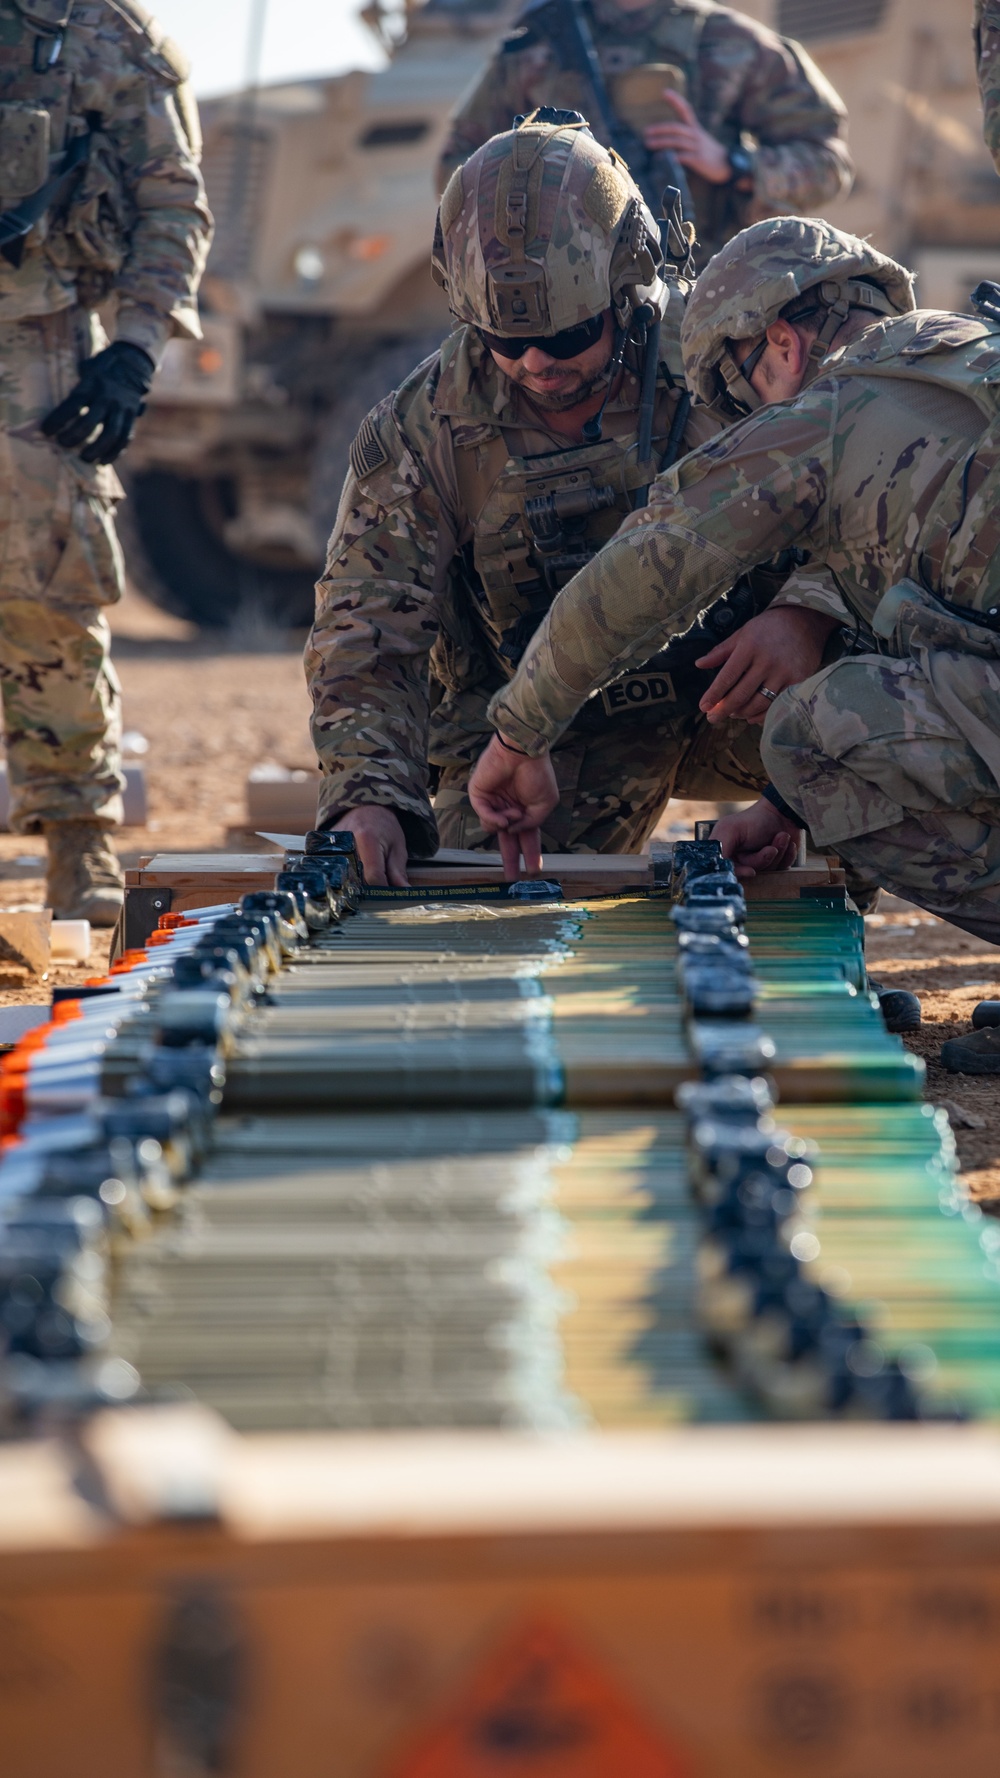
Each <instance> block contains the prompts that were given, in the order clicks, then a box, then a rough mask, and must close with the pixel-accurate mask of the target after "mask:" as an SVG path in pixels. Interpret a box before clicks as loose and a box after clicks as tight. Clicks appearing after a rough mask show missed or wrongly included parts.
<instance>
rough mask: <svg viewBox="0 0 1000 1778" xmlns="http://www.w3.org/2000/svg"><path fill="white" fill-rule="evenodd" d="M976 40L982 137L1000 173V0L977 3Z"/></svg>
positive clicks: (974, 37)
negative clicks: (981, 104)
mask: <svg viewBox="0 0 1000 1778" xmlns="http://www.w3.org/2000/svg"><path fill="white" fill-rule="evenodd" d="M973 39H974V43H975V51H976V78H977V79H978V81H979V91H980V93H981V94H982V100H983V136H984V138H985V141H986V146H987V148H988V149H989V151H990V153H991V155H992V156H993V165H994V166H995V167H996V170H997V172H998V173H1000V0H976V12H975V22H974V24H973Z"/></svg>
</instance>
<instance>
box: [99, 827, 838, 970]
mask: <svg viewBox="0 0 1000 1778" xmlns="http://www.w3.org/2000/svg"><path fill="white" fill-rule="evenodd" d="M661 856H665V855H661ZM494 859H495V861H494ZM653 863H654V861H653V859H652V858H650V856H649V855H648V854H647V853H620V854H615V853H596V852H556V853H549V854H548V855H547V856H546V858H545V859H544V861H543V875H544V876H545V877H546V878H549V879H552V880H554V881H556V882H558V883H560V884H561V886H562V889H563V893H564V894H565V895H566V896H567V897H571V896H578V897H581V898H582V897H594V896H598V895H608V894H613V895H620V894H622V893H623V892H627V891H628V890H629V889H635V890H640V891H642V890H646V889H651V888H652V886H653ZM282 864H283V854H282V853H280V852H276V851H271V852H157V853H155V854H154V855H153V856H152V857H149V858H145V859H143V860H142V861H141V863H140V866H139V869H138V870H130V871H126V873H125V912H124V915H123V917H122V920H121V921H120V923H119V929H118V932H117V933H116V935H115V941H114V944H113V946H112V956H113V957H116V956H118V955H120V953H121V951H122V950H125V949H136V948H138V947H139V946H141V945H143V944H144V943H145V941H146V939H147V938H148V937H149V934H150V933H151V932H152V931H153V929H154V927H155V926H156V923H157V921H158V919H159V917H160V915H161V914H165V913H175V914H177V913H186V912H189V911H191V910H192V909H194V908H203V907H213V906H214V905H215V903H216V902H225V901H235V900H237V899H238V898H239V897H240V896H241V895H246V894H248V893H249V892H250V891H251V890H253V889H270V888H273V886H274V879H275V875H276V873H277V872H278V871H279V870H281V868H282ZM409 877H410V883H411V885H412V886H413V887H414V888H418V889H435V888H438V889H445V888H447V889H452V890H453V889H455V888H457V887H460V886H462V885H468V886H470V887H476V886H479V885H483V884H492V883H501V882H503V880H504V876H503V867H502V866H501V864H500V860H499V857H497V856H496V855H490V854H484V853H482V852H459V851H448V850H442V851H440V852H439V853H438V854H437V855H436V857H434V858H432V859H421V860H419V861H415V862H413V863H411V864H410V866H409ZM843 883H844V872H843V871H842V870H841V869H839V868H838V867H836V866H834V865H831V863H830V862H829V861H828V860H827V859H825V858H810V859H808V860H807V862H806V863H805V865H799V866H796V867H795V868H794V869H792V870H787V871H776V872H774V873H773V874H771V875H770V876H760V877H753V878H751V879H750V881H749V882H748V883H747V884H745V892H746V896H747V899H748V900H749V901H773V900H788V899H789V898H794V897H795V896H797V895H798V893H799V890H800V889H805V888H811V887H821V886H823V885H830V886H837V885H839V886H842V885H843Z"/></svg>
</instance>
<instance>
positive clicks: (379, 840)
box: [337, 804, 409, 889]
mask: <svg viewBox="0 0 1000 1778" xmlns="http://www.w3.org/2000/svg"><path fill="white" fill-rule="evenodd" d="M337 827H338V829H345V828H346V830H347V832H348V833H353V835H354V838H355V840H356V841H357V846H358V857H359V858H360V860H361V863H362V866H363V867H364V873H365V882H366V883H372V884H374V885H375V887H376V888H386V887H387V886H391V887H392V888H393V889H406V888H408V887H409V878H408V877H407V875H406V835H405V834H404V832H403V829H402V827H401V826H400V824H399V817H398V816H397V815H395V814H394V813H393V811H392V809H383V808H380V807H379V806H378V805H377V804H371V805H369V806H366V807H365V808H363V809H349V810H348V812H347V814H346V815H338V816H337Z"/></svg>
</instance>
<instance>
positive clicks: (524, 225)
mask: <svg viewBox="0 0 1000 1778" xmlns="http://www.w3.org/2000/svg"><path fill="white" fill-rule="evenodd" d="M562 119H573V120H574V121H572V122H563V121H552V120H562ZM662 263H663V252H662V249H661V247H660V236H659V230H658V228H657V225H656V223H655V221H654V220H653V217H652V215H651V213H650V211H649V210H648V209H647V207H646V205H645V203H644V202H643V198H642V193H641V192H640V190H639V188H638V186H637V185H636V183H635V181H634V180H633V178H632V176H631V174H630V173H629V170H628V168H627V166H626V165H625V162H624V161H623V160H622V159H621V157H620V156H619V155H617V154H615V153H614V151H613V150H609V149H607V148H603V147H602V146H601V144H600V143H599V142H597V141H595V139H594V137H593V136H592V135H591V133H590V129H589V126H588V125H587V123H586V120H585V119H584V118H583V117H581V116H580V114H579V113H577V112H560V111H554V110H551V109H549V108H548V107H545V108H543V109H541V110H539V111H537V112H532V113H531V114H530V115H529V116H527V117H526V118H524V119H523V121H522V120H518V124H517V126H516V127H515V128H514V129H512V130H507V131H505V132H504V134H503V135H499V136H493V137H491V138H490V140H489V141H488V142H485V143H484V144H483V146H482V147H481V148H478V149H477V150H476V152H475V153H474V154H473V155H470V157H469V159H468V160H467V161H466V162H465V163H464V165H463V166H461V167H458V168H456V170H455V172H454V173H453V174H452V176H451V178H450V179H449V181H448V184H447V185H446V186H445V189H444V192H443V193H442V197H441V204H440V208H439V210H438V222H437V229H436V232H435V239H434V251H433V255H432V260H431V269H432V273H433V276H434V278H435V279H436V281H437V282H438V283H439V284H440V285H442V287H443V288H444V290H445V291H446V292H447V295H448V302H449V306H450V308H451V312H452V314H453V315H454V317H455V319H456V320H457V321H464V322H468V323H471V325H472V326H474V327H479V328H482V329H484V330H485V331H486V332H488V333H492V334H494V335H499V336H501V337H503V338H506V339H513V338H517V337H518V336H519V335H520V336H522V337H525V338H529V337H534V338H538V337H540V336H551V335H552V334H556V333H561V332H563V331H564V330H565V329H566V328H571V327H579V326H580V325H581V324H582V323H584V322H587V321H591V320H593V319H594V317H595V316H597V315H600V314H603V313H604V311H605V310H607V309H609V308H610V309H613V310H614V313H615V318H616V320H617V322H618V324H619V326H620V327H622V328H627V327H628V326H629V325H630V323H631V321H632V318H633V316H634V315H636V314H637V313H638V312H639V310H640V309H642V310H643V311H644V313H645V314H646V315H647V316H648V315H650V314H651V313H655V314H656V315H657V316H659V315H661V314H662V313H663V312H664V311H665V308H666V303H667V291H666V287H665V285H664V284H663V281H662V279H661V277H660V266H661V265H662Z"/></svg>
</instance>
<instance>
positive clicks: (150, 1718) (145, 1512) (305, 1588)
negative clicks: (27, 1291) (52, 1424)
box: [0, 1408, 1000, 1778]
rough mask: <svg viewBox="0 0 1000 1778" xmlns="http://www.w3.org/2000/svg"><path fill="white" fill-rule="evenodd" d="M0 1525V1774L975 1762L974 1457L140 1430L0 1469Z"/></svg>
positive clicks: (977, 1516) (992, 1441)
mask: <svg viewBox="0 0 1000 1778" xmlns="http://www.w3.org/2000/svg"><path fill="white" fill-rule="evenodd" d="M84 1478H85V1481H84ZM81 1483H82V1484H83V1485H81ZM0 1501H2V1503H3V1507H2V1513H0V1736H2V1744H3V1747H4V1770H5V1771H6V1772H10V1773H11V1774H15V1773H16V1774H17V1778H67V1775H68V1774H73V1778H160V1775H161V1774H173V1773H179V1772H185V1773H198V1774H201V1773H205V1774H207V1773H213V1772H224V1773H226V1774H229V1775H231V1778H279V1775H283V1774H286V1773H287V1774H290V1775H291V1774H294V1778H330V1775H331V1774H335V1775H336V1778H494V1775H495V1778H502V1775H504V1778H506V1775H509V1774H511V1773H513V1774H525V1775H526V1778H529V1775H530V1778H535V1775H537V1778H777V1775H781V1774H786V1773H787V1774H793V1773H794V1774H803V1773H808V1774H809V1775H810V1778H812V1775H814V1774H815V1775H816V1778H944V1774H949V1775H950V1774H952V1773H954V1774H959V1773H961V1774H962V1778H993V1774H995V1772H996V1770H997V1767H998V1761H1000V1681H998V1677H997V1649H998V1644H1000V1439H998V1437H997V1434H996V1433H995V1432H993V1431H987V1430H981V1429H972V1428H955V1427H952V1428H929V1427H922V1428H908V1427H890V1428H864V1429H862V1428H860V1427H858V1428H851V1427H839V1428H836V1429H827V1428H808V1429H806V1428H796V1429H789V1428H777V1427H762V1428H748V1427H743V1428H699V1429H685V1430H679V1431H677V1432H674V1433H664V1434H657V1435H652V1436H651V1435H647V1434H641V1433H640V1434H624V1433H609V1434H602V1435H599V1436H588V1435H579V1436H577V1435H572V1436H568V1437H561V1438H550V1439H541V1438H537V1437H532V1436H530V1435H526V1434H511V1433H506V1434H503V1435H493V1434H489V1433H482V1434H459V1435H449V1434H436V1435H435V1434H432V1435H410V1434H403V1433H398V1434H388V1435H379V1436H352V1435H347V1436H345V1435H334V1436H322V1435H319V1436H291V1437H289V1436H285V1437H280V1438H275V1437H260V1436H257V1437H252V1438H244V1439H239V1438H236V1437H235V1436H234V1435H232V1434H230V1433H228V1432H227V1431H226V1430H225V1429H224V1428H223V1427H222V1426H221V1423H217V1422H214V1421H213V1420H212V1419H211V1417H210V1416H207V1415H206V1414H204V1412H203V1411H202V1410H192V1409H187V1408H178V1409H169V1408H166V1409H161V1410H149V1411H142V1412H138V1411H135V1412H132V1413H130V1414H122V1415H117V1416H115V1415H103V1416H99V1417H98V1418H97V1419H96V1420H95V1421H92V1422H91V1424H90V1427H89V1429H86V1430H85V1433H84V1438H83V1448H82V1450H76V1451H70V1450H68V1449H64V1448H61V1447H60V1446H59V1445H58V1444H56V1443H55V1442H54V1441H53V1442H49V1441H38V1442H33V1443H29V1444H24V1445H20V1446H16V1447H8V1448H7V1449H6V1450H4V1451H3V1452H0Z"/></svg>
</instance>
